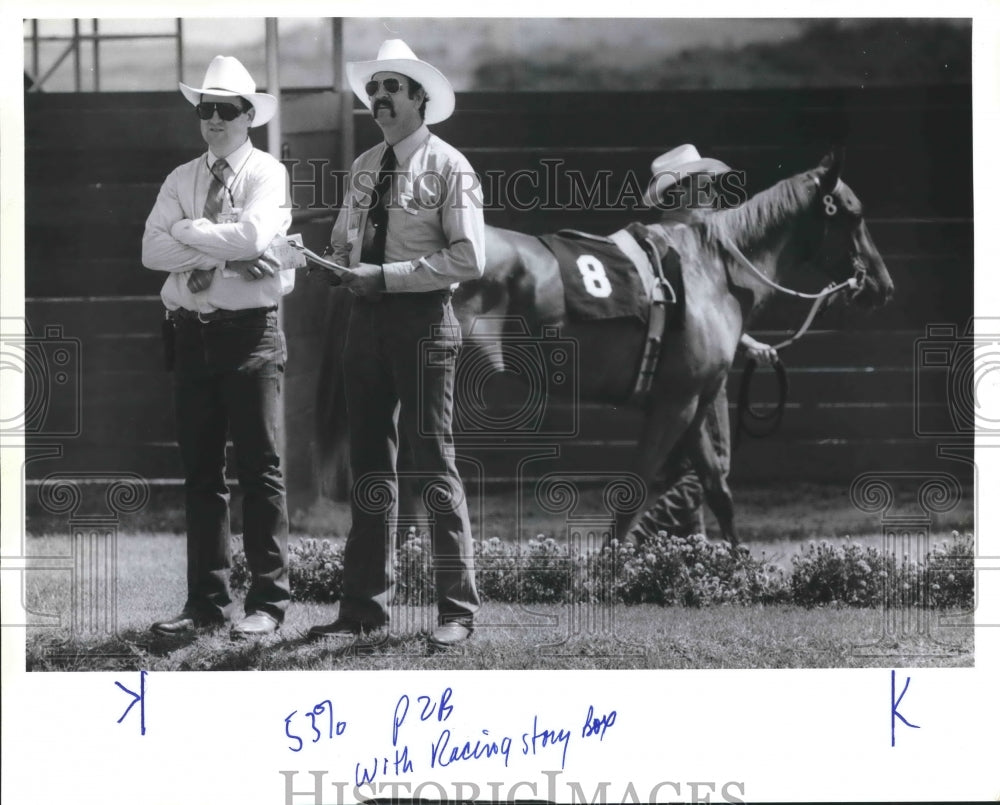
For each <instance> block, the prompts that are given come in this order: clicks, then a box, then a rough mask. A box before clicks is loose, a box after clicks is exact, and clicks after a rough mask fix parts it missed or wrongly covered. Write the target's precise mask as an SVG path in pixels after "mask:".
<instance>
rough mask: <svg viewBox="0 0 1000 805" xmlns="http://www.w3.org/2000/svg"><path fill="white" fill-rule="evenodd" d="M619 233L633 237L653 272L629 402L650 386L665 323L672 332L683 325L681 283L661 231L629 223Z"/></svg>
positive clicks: (642, 395) (674, 255) (670, 243)
mask: <svg viewBox="0 0 1000 805" xmlns="http://www.w3.org/2000/svg"><path fill="white" fill-rule="evenodd" d="M623 232H625V233H627V234H628V235H630V236H631V237H632V238H634V240H635V241H636V242H637V243H638V244H639V246H641V248H642V250H643V252H645V255H646V258H647V259H648V261H649V266H650V268H651V269H652V271H653V284H652V298H651V299H650V308H649V325H648V327H647V330H646V343H645V346H644V347H643V352H642V359H641V360H640V361H639V369H638V372H637V373H636V379H635V385H634V386H633V389H632V397H633V399H636V400H638V401H640V402H642V401H643V400H644V399H645V397H646V396H647V395H648V394H649V391H650V389H651V388H652V386H653V378H654V376H655V374H656V367H657V364H658V363H659V359H660V350H661V348H662V346H663V334H664V332H666V329H667V326H668V324H669V325H670V326H671V327H672V328H674V329H678V328H680V327H681V326H682V325H683V321H684V316H683V313H684V282H683V277H682V275H681V262H680V255H679V254H678V253H677V250H676V249H675V248H674V244H673V241H672V240H671V239H670V237H669V235H668V234H667V233H666V232H665V231H664V230H663V229H662V228H660V227H657V228H656V229H653V228H651V227H647V226H645V225H643V224H640V223H637V222H636V223H632V224H629V226H628V227H626V228H625V230H623ZM616 234H617V233H616ZM668 313H669V314H670V315H668Z"/></svg>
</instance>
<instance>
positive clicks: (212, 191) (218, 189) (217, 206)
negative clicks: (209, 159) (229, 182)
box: [202, 159, 229, 224]
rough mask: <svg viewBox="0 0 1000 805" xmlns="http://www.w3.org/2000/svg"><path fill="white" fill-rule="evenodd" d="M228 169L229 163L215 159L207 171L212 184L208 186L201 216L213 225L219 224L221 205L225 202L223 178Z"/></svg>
mask: <svg viewBox="0 0 1000 805" xmlns="http://www.w3.org/2000/svg"><path fill="white" fill-rule="evenodd" d="M228 167H229V163H228V162H226V160H224V159H217V160H215V163H214V164H213V165H212V167H211V169H210V171H209V172H210V173H211V174H212V183H211V184H210V185H209V186H208V197H207V198H206V199H205V210H204V212H203V213H202V216H203V217H205V218H208V220H209V221H211V222H212V223H213V224H217V223H218V222H219V213H221V212H222V205H223V204H224V203H225V200H226V182H225V180H224V179H223V177H224V176H225V170H226V168H228Z"/></svg>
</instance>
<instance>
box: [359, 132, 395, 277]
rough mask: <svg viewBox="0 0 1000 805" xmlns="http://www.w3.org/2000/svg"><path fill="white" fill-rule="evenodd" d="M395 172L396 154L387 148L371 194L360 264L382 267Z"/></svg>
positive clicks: (390, 148) (389, 147)
mask: <svg viewBox="0 0 1000 805" xmlns="http://www.w3.org/2000/svg"><path fill="white" fill-rule="evenodd" d="M395 170H396V152H395V151H393V150H392V147H391V146H387V147H386V149H385V153H384V154H383V155H382V164H381V165H380V166H379V173H378V180H377V181H376V182H375V190H374V191H373V192H372V203H371V206H370V207H369V208H368V221H367V223H366V225H365V239H364V242H363V243H362V249H361V262H362V263H374V264H375V265H382V262H383V261H384V260H385V236H386V231H387V230H388V227H389V209H388V206H387V205H388V201H389V186H390V185H391V184H392V174H393V171H395Z"/></svg>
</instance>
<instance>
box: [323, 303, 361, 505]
mask: <svg viewBox="0 0 1000 805" xmlns="http://www.w3.org/2000/svg"><path fill="white" fill-rule="evenodd" d="M353 299H354V297H353V296H352V295H351V294H350V293H348V292H347V291H346V290H345V289H343V288H332V289H331V290H330V294H329V298H328V299H327V305H326V315H325V317H324V321H323V334H324V337H323V344H322V354H321V357H320V366H319V375H318V378H317V382H316V420H315V434H316V456H315V458H316V463H317V470H318V474H317V477H318V484H319V492H320V494H321V495H324V496H326V497H329V498H332V499H334V500H340V501H343V500H347V499H348V497H349V495H350V489H351V477H350V476H351V470H350V454H349V452H348V439H347V395H346V393H345V391H344V344H345V343H346V342H347V323H348V320H349V319H350V315H351V305H352V302H353Z"/></svg>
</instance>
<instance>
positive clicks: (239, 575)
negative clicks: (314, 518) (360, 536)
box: [230, 537, 344, 604]
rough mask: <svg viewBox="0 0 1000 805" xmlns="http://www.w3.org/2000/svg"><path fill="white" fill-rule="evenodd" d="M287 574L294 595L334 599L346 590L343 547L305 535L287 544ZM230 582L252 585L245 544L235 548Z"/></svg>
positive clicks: (236, 585)
mask: <svg viewBox="0 0 1000 805" xmlns="http://www.w3.org/2000/svg"><path fill="white" fill-rule="evenodd" d="M288 578H289V584H290V585H291V588H292V599H293V600H296V601H316V602H318V603H321V604H322V603H332V602H334V601H337V600H339V599H340V596H341V594H342V593H343V591H344V549H343V548H341V547H340V546H337V545H333V544H332V543H331V542H330V540H327V539H323V540H319V539H315V538H313V537H306V538H304V539H301V540H296V541H292V542H291V543H290V544H289V546H288ZM230 583H231V584H232V586H233V588H234V589H237V590H246V589H247V588H249V586H250V569H249V567H247V558H246V554H245V553H244V552H243V550H242V548H240V549H234V551H233V568H232V573H231V575H230Z"/></svg>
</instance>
